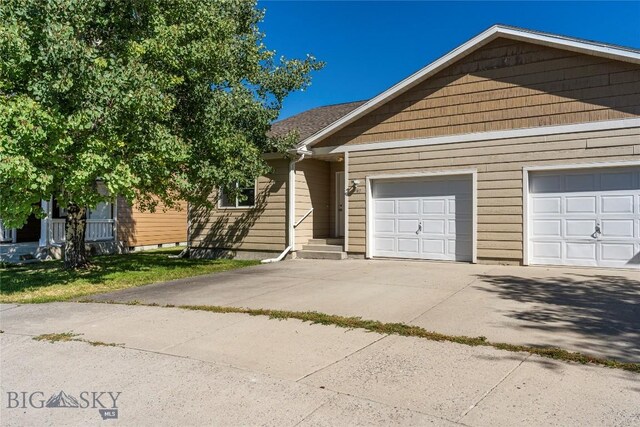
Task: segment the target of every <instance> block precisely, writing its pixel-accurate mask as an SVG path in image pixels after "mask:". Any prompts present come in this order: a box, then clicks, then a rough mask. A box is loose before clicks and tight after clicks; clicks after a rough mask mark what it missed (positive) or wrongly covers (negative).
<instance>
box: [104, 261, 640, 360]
mask: <svg viewBox="0 0 640 427" xmlns="http://www.w3.org/2000/svg"><path fill="white" fill-rule="evenodd" d="M94 298H96V299H99V300H116V301H134V300H137V301H141V302H146V303H159V304H174V305H182V304H195V305H223V306H238V307H250V308H268V309H283V310H294V311H319V312H323V313H328V314H339V315H345V316H361V317H363V318H366V319H374V320H380V321H385V322H404V323H411V324H415V325H418V326H422V327H424V328H426V329H428V330H433V331H436V332H441V333H446V334H452V335H466V336H485V337H487V338H488V339H489V340H491V341H496V342H508V343H513V344H523V345H537V346H542V345H544V346H556V347H561V348H565V349H568V350H572V351H579V352H582V353H586V354H592V355H594V356H599V357H608V358H614V359H618V360H621V361H635V362H637V361H640V309H639V308H638V307H639V304H638V301H640V273H638V272H633V271H623V270H619V271H613V270H602V269H588V268H574V269H568V268H544V267H507V266H489V265H472V264H463V263H443V262H415V261H392V260H375V261H369V260H346V261H340V262H336V261H322V260H294V261H286V262H281V263H276V264H271V265H261V266H256V267H250V268H246V269H240V270H234V271H230V272H225V273H221V274H215V275H209V276H201V277H195V278H189V279H184V280H177V281H173V282H167V283H162V284H157V285H149V286H145V287H141V288H134V289H128V290H125V291H120V292H115V293H112V294H105V295H99V296H96V297H94Z"/></svg>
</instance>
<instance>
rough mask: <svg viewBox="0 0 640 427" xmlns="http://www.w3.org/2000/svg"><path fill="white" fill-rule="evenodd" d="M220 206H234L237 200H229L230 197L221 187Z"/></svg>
mask: <svg viewBox="0 0 640 427" xmlns="http://www.w3.org/2000/svg"><path fill="white" fill-rule="evenodd" d="M220 206H222V207H225V208H229V207H232V208H233V207H235V206H236V201H235V200H229V198H228V197H227V194H226V193H225V192H224V191H222V189H220Z"/></svg>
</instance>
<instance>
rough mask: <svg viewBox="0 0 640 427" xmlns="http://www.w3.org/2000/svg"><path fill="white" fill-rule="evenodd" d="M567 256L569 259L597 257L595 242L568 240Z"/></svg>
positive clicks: (592, 258)
mask: <svg viewBox="0 0 640 427" xmlns="http://www.w3.org/2000/svg"><path fill="white" fill-rule="evenodd" d="M565 247H566V254H567V255H566V258H567V259H569V260H593V261H594V262H595V259H596V243H595V242H567V243H566V246H565Z"/></svg>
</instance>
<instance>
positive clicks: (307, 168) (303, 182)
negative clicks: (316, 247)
mask: <svg viewBox="0 0 640 427" xmlns="http://www.w3.org/2000/svg"><path fill="white" fill-rule="evenodd" d="M329 169H330V166H329V163H328V162H323V161H319V160H303V161H301V162H298V163H296V217H295V221H296V222H297V221H299V220H300V219H301V218H302V217H303V216H304V215H305V214H306V213H307V212H308V211H309V209H311V208H313V212H312V213H311V214H310V215H309V216H308V217H307V218H305V219H304V220H303V221H302V222H301V223H300V224H299V225H298V226H297V227H296V248H295V250H300V249H302V245H305V244H306V243H307V242H308V241H309V239H312V238H314V237H315V238H318V237H327V236H328V235H329V193H330V187H329V183H330V179H329Z"/></svg>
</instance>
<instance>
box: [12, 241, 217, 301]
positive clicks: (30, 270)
mask: <svg viewBox="0 0 640 427" xmlns="http://www.w3.org/2000/svg"><path fill="white" fill-rule="evenodd" d="M181 250H182V248H179V249H176V250H168V251H167V250H164V251H160V252H137V253H130V254H125V255H105V256H97V257H94V258H92V260H91V261H92V263H93V267H91V268H90V269H89V270H85V271H67V270H64V269H63V268H62V262H61V261H47V262H42V263H37V264H27V265H10V266H7V267H6V268H3V269H2V270H0V294H1V295H11V294H14V293H16V292H21V291H24V290H27V289H38V288H45V287H47V286H52V285H59V284H67V283H70V282H73V281H74V280H77V279H84V280H86V281H88V282H90V283H94V284H99V283H103V282H104V281H105V280H106V276H108V275H110V274H113V273H119V272H120V273H124V272H129V273H131V272H143V271H151V270H153V269H155V268H160V267H161V268H163V269H174V268H184V267H187V266H198V265H205V264H207V265H211V264H215V263H224V262H228V260H211V259H190V258H169V255H177V254H178V253H180V251H181Z"/></svg>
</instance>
